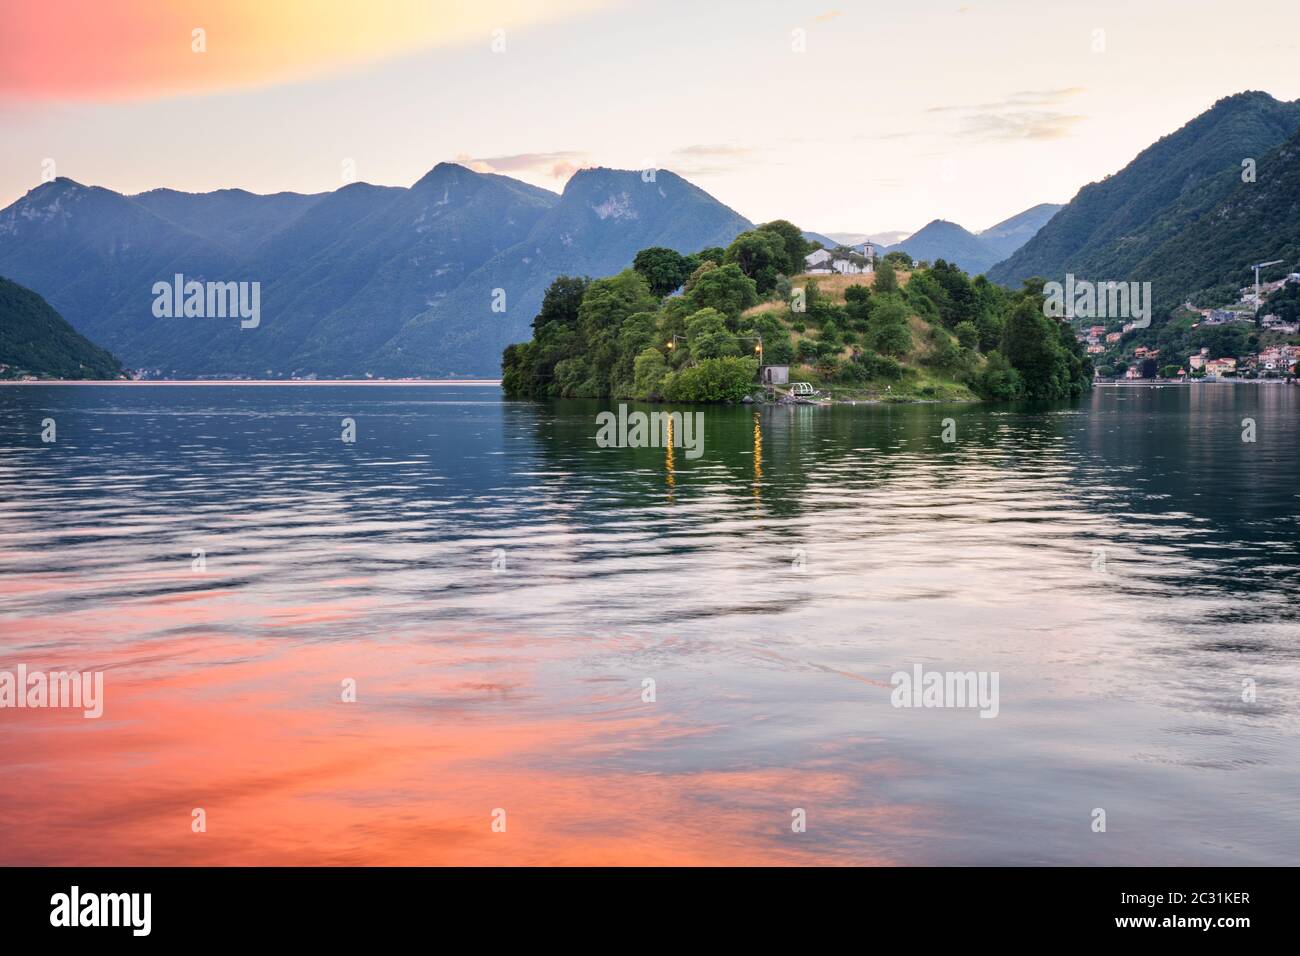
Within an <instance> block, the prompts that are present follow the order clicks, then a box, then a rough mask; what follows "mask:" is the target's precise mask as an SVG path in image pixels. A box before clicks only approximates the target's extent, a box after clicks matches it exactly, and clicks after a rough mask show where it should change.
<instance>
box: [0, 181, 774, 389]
mask: <svg viewBox="0 0 1300 956" xmlns="http://www.w3.org/2000/svg"><path fill="white" fill-rule="evenodd" d="M751 227H752V224H751V223H750V222H749V220H747V219H745V218H744V217H742V216H740V215H739V214H738V213H736V212H734V211H733V210H731V209H729V208H728V207H726V206H724V205H723V204H722V203H719V202H718V201H717V200H715V199H713V198H712V197H711V196H709V195H708V194H707V193H705V192H703V191H702V190H700V189H698V188H697V187H695V186H693V185H692V184H690V183H689V182H687V181H686V180H684V179H682V178H681V177H679V176H677V175H675V174H673V173H671V172H668V171H664V170H658V171H655V173H654V174H653V175H651V176H645V175H643V174H642V173H641V172H629V171H620V170H612V169H603V168H601V169H586V170H582V171H580V172H578V173H577V174H575V175H574V176H573V177H572V178H571V179H570V180H569V182H568V184H567V185H566V187H565V189H564V192H563V194H561V195H556V194H555V193H552V192H549V191H547V190H543V189H539V188H537V187H534V186H530V185H527V184H525V183H522V182H519V181H517V180H514V179H511V178H509V177H506V176H500V175H494V174H484V173H477V172H473V171H471V170H469V169H467V168H465V167H463V166H459V165H456V164H453V163H440V164H439V165H437V166H435V167H434V168H433V169H432V170H431V171H430V172H429V173H428V174H427V175H425V176H424V177H423V178H422V179H420V180H419V181H418V182H416V183H415V184H414V185H412V186H411V187H410V188H407V189H403V188H397V187H386V186H373V185H370V184H367V183H353V184H349V185H346V186H344V187H342V188H340V189H338V190H335V191H334V192H330V193H320V194H313V195H304V194H299V193H277V194H274V195H256V194H253V193H249V192H245V191H243V190H238V189H227V190H219V191H217V192H212V193H201V194H192V193H183V192H177V191H175V190H169V189H156V190H151V191H149V192H145V193H141V194H138V195H135V196H126V195H123V194H121V193H117V192H114V191H112V190H109V189H104V188H101V187H96V186H84V185H82V184H80V183H77V182H74V181H72V180H70V179H66V178H59V179H56V180H54V181H52V182H48V183H44V184H42V185H41V186H38V187H37V188H35V189H33V190H31V191H30V192H29V193H27V195H26V196H24V197H23V198H22V199H20V200H18V201H17V202H15V203H14V204H12V205H11V206H9V207H7V208H6V209H4V210H2V211H0V275H4V276H8V277H10V278H11V279H13V280H15V281H16V282H20V283H22V284H24V285H26V286H28V287H30V288H31V289H33V290H35V291H36V292H38V293H40V294H41V295H43V296H44V297H45V298H46V299H48V301H49V303H50V304H51V305H52V306H53V307H54V308H55V309H57V310H58V311H59V312H60V313H62V314H63V316H65V317H66V318H67V319H68V321H69V322H70V323H71V324H72V325H73V327H75V328H76V329H77V330H78V331H79V332H80V333H82V334H84V335H86V336H87V337H89V338H91V339H93V340H94V341H95V342H97V343H99V344H100V345H102V346H104V347H105V348H108V349H110V350H112V351H113V352H115V353H116V354H118V355H120V356H121V357H122V359H123V360H124V361H125V362H126V364H127V365H128V366H129V367H132V368H145V369H149V370H152V371H154V372H155V373H156V374H159V375H162V376H187V375H207V376H220V375H232V376H249V377H265V376H285V375H292V374H308V373H315V374H322V375H363V374H373V375H384V376H390V377H399V376H425V377H440V376H465V375H471V376H473V375H477V376H492V375H495V374H497V373H498V370H499V361H500V356H501V351H502V349H503V348H504V347H505V345H507V344H509V343H511V342H515V341H519V340H522V339H526V338H527V337H528V328H529V323H530V322H531V320H532V317H533V316H534V315H535V314H536V311H537V309H538V307H539V306H540V304H541V299H542V295H543V293H544V292H545V289H546V286H547V285H548V284H549V283H550V281H551V280H552V279H553V278H554V277H555V276H556V275H559V274H562V273H567V274H575V275H592V276H601V275H608V274H610V273H613V272H617V271H619V270H620V269H623V268H626V267H627V266H629V265H630V264H631V262H632V258H633V256H634V255H635V254H636V252H638V251H639V250H640V249H643V248H646V247H648V246H667V247H670V248H673V249H677V250H678V251H680V252H684V253H685V252H694V251H696V250H698V249H701V248H706V247H709V246H717V245H724V246H725V245H727V244H728V243H730V241H731V240H732V239H733V238H734V237H735V236H736V235H737V234H738V233H740V232H743V231H745V230H746V229H749V228H751ZM176 275H181V276H183V280H184V281H186V282H188V281H195V282H200V283H218V282H221V283H226V282H249V283H252V282H256V283H259V284H260V310H261V320H260V322H259V323H258V325H257V326H256V328H241V323H240V322H239V321H238V320H232V319H230V318H198V317H193V316H192V317H188V318H173V317H165V316H158V315H155V314H154V313H155V309H154V299H155V294H154V292H153V288H154V285H155V283H159V282H162V283H171V282H172V281H173V277H174V276H176Z"/></svg>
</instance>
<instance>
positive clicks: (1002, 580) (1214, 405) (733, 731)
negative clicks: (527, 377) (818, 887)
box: [0, 385, 1300, 864]
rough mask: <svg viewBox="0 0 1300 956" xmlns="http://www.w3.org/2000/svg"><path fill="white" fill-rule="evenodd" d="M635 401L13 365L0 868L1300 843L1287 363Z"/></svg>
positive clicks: (1155, 858) (695, 858)
mask: <svg viewBox="0 0 1300 956" xmlns="http://www.w3.org/2000/svg"><path fill="white" fill-rule="evenodd" d="M610 407H611V405H610V404H609V403H579V402H570V403H556V404H551V405H537V404H530V403H512V402H505V401H503V400H502V399H501V396H500V393H499V391H498V390H497V389H495V388H471V387H417V386H403V387H344V386H307V387H218V386H170V387H164V386H158V387H144V386H124V387H123V386H118V387H107V386H105V387H95V386H32V387H5V388H0V502H3V504H2V505H0V669H8V670H11V671H12V670H14V668H15V667H16V666H17V665H18V664H20V663H22V664H26V665H27V666H28V668H29V669H32V670H40V669H44V670H63V669H80V670H102V671H103V672H104V673H105V677H104V696H105V704H104V714H103V716H102V717H101V718H100V719H98V720H88V719H84V718H83V716H82V714H81V712H80V711H72V710H66V709H44V710H33V709H22V710H16V709H5V710H0V753H2V754H3V760H4V765H5V766H4V773H3V775H2V776H0V863H4V864H31V863H37V864H39V863H51V864H54V863H59V864H119V863H125V864H150V863H158V864H189V863H194V864H210V863H217V864H258V863H262V864H289V863H330V864H335V863H337V864H387V863H407V864H429V863H432V864H440V863H469V864H495V863H511V864H519V863H522V864H532V863H563V864H568V863H574V864H578V863H687V864H695V863H700V864H724V863H882V864H889V863H904V864H906V863H912V864H919V863H934V864H974V863H1005V864H1283V863H1291V864H1294V863H1295V861H1296V859H1297V857H1298V856H1300V786H1297V782H1298V781H1297V767H1300V744H1298V743H1297V730H1298V729H1300V721H1298V719H1297V718H1298V717H1300V600H1298V599H1300V580H1298V577H1297V572H1298V571H1300V517H1298V514H1300V486H1298V485H1297V480H1296V470H1297V463H1298V461H1300V388H1289V387H1285V386H1259V387H1248V386H1236V387H1234V386H1228V385H1223V386H1214V385H1207V386H1200V387H1194V388H1164V389H1154V388H1151V389H1148V388H1103V389H1098V390H1096V391H1095V392H1093V393H1092V394H1091V395H1088V396H1086V397H1085V398H1083V399H1082V400H1080V401H1079V402H1077V403H1069V404H1061V405H1053V406H1046V407H1043V406H1039V407H1032V408H1030V407H1025V408H1021V407H1009V406H946V405H913V406H880V405H877V406H858V407H836V408H828V409H818V408H808V407H798V408H771V409H762V410H754V409H749V408H736V409H722V408H711V409H707V410H705V411H704V422H705V426H704V427H705V431H704V451H703V454H702V456H701V457H699V458H698V459H694V460H691V459H688V458H687V457H686V456H685V454H684V453H683V450H682V449H672V450H671V451H669V450H665V449H658V448H643V449H620V448H599V447H597V445H596V442H595V440H594V436H595V434H596V430H597V425H596V420H595V418H596V414H597V413H598V412H600V411H602V410H604V409H606V408H610ZM45 418H52V419H54V420H55V423H56V427H57V441H55V442H53V443H43V442H42V441H41V429H42V420H43V419H45ZM343 418H352V419H354V420H355V423H356V441H355V443H353V444H348V443H345V442H343V441H342V440H341V438H340V434H341V420H342V419H343ZM946 418H951V419H952V420H953V421H952V423H951V424H950V425H949V426H948V427H949V428H950V429H951V428H955V438H956V440H955V441H953V442H950V443H948V442H944V441H943V440H942V435H943V432H944V429H945V423H944V421H943V420H944V419H946ZM1245 418H1250V419H1253V420H1254V422H1255V439H1256V440H1255V441H1254V442H1246V441H1243V440H1242V436H1243V424H1242V421H1243V419H1245ZM196 553H201V559H202V560H201V561H200V560H199V559H198V558H196ZM918 664H919V665H922V667H923V668H924V669H925V670H927V671H929V670H936V671H961V672H966V671H975V672H988V673H994V672H996V674H997V675H998V678H999V705H998V713H997V716H996V718H993V719H984V718H982V717H981V716H980V712H979V711H978V710H976V709H971V708H961V707H945V708H901V707H894V706H892V705H891V685H890V681H891V675H893V674H894V673H895V672H897V671H908V672H911V671H912V669H913V667H914V666H915V665H918ZM349 681H355V687H356V700H355V702H345V701H344V700H343V699H342V698H343V696H344V693H345V690H344V688H345V682H349ZM647 681H653V685H649V684H648V683H647ZM1250 682H1253V685H1252V684H1251V683H1250ZM349 686H350V685H349ZM651 686H652V687H653V700H646V699H645V698H646V697H648V696H650V694H649V691H648V690H647V688H649V687H651ZM1252 689H1253V693H1252ZM1252 696H1253V699H1250V698H1251V697H1252ZM196 809H201V810H202V811H203V818H204V820H205V822H206V832H194V826H193V824H192V821H193V820H194V819H195V816H194V811H195V810H196ZM1098 809H1101V810H1104V811H1105V823H1106V830H1105V832H1094V830H1093V826H1094V819H1095V817H1096V814H1095V812H1094V811H1096V810H1098ZM497 810H503V811H504V817H502V815H501V814H496V816H495V817H494V811H497ZM799 810H802V811H803V813H804V815H805V816H806V832H794V829H793V828H792V821H794V820H796V818H797V813H796V811H799ZM502 818H504V820H505V821H506V827H505V831H504V832H495V831H494V830H493V821H494V819H498V820H499V819H502Z"/></svg>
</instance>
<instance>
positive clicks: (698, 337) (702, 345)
mask: <svg viewBox="0 0 1300 956" xmlns="http://www.w3.org/2000/svg"><path fill="white" fill-rule="evenodd" d="M686 345H687V347H688V348H690V350H691V358H693V359H697V360H699V359H711V358H721V357H722V356H724V355H737V354H739V352H740V345H739V344H738V343H737V341H736V337H735V336H734V335H732V334H731V332H730V331H728V329H727V319H726V317H725V316H724V315H723V314H722V313H721V312H719V311H718V310H717V309H700V311H698V312H696V313H695V314H694V315H691V316H689V317H688V318H687V319H686Z"/></svg>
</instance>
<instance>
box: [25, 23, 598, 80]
mask: <svg viewBox="0 0 1300 956" xmlns="http://www.w3.org/2000/svg"><path fill="white" fill-rule="evenodd" d="M607 2H608V0H550V2H548V3H546V4H538V3H535V2H531V0H500V2H497V3H493V4H491V5H490V6H489V5H485V4H482V3H478V2H474V0H433V2H430V0H377V2H371V3H366V4H358V3H353V2H348V0H277V2H275V3H266V2H265V0H224V2H222V3H220V4H213V3H207V2H202V0H118V2H114V3H104V2H102V0H45V2H42V3H12V4H5V5H4V6H3V7H2V8H0V98H4V99H9V100H32V99H72V100H111V99H137V98H149V97H156V96H170V95H175V94H181V93H194V92H205V91H211V90H220V89H226V88H231V87H242V86H257V85H262V84H267V83H276V82H283V81H286V80H294V79H301V78H303V77H306V76H311V75H317V74H320V73H326V72H329V71H332V70H336V69H340V68H344V67H347V66H352V65H356V64H360V63H366V62H372V61H376V60H382V59H386V58H389V57H393V56H400V55H402V54H408V53H413V52H416V51H418V50H422V49H429V48H434V47H439V46H449V45H457V44H472V43H481V44H482V46H483V49H484V51H487V50H489V49H490V48H491V45H492V43H493V40H494V32H493V31H496V30H504V31H505V34H504V39H505V44H506V47H505V51H506V54H508V52H509V43H510V30H511V29H513V28H517V27H525V26H528V25H531V24H534V23H538V22H542V21H550V20H557V19H561V18H563V17H566V16H572V15H575V14H579V13H583V12H587V11H589V10H593V9H596V8H598V7H601V6H604V5H605V4H606V3H607ZM196 31H201V32H196Z"/></svg>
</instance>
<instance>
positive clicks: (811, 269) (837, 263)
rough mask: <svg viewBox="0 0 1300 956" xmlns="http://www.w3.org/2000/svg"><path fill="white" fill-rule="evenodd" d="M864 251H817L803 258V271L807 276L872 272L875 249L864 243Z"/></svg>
mask: <svg viewBox="0 0 1300 956" xmlns="http://www.w3.org/2000/svg"><path fill="white" fill-rule="evenodd" d="M862 248H863V249H864V250H865V251H864V252H858V251H856V250H854V249H845V248H843V247H841V248H839V249H834V250H830V249H818V250H816V251H815V252H810V253H809V254H808V255H806V256H804V257H803V258H804V265H805V269H804V271H805V272H806V273H807V274H808V275H830V274H831V273H833V272H838V273H839V274H840V275H846V276H855V275H862V274H864V273H868V272H874V271H875V268H876V255H875V252H876V247H875V246H873V245H872V244H871V243H869V242H868V243H865V244H864V245H863V247H862Z"/></svg>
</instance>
